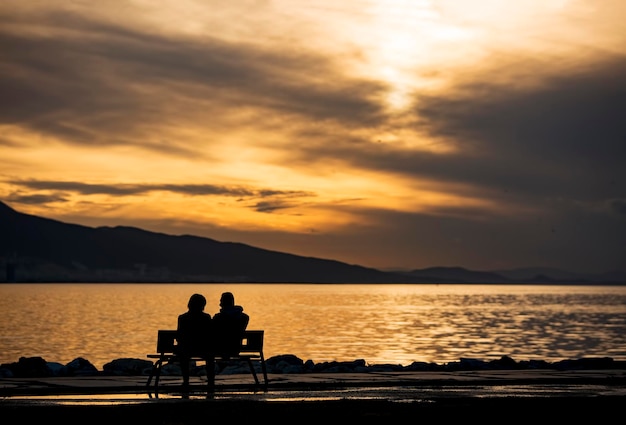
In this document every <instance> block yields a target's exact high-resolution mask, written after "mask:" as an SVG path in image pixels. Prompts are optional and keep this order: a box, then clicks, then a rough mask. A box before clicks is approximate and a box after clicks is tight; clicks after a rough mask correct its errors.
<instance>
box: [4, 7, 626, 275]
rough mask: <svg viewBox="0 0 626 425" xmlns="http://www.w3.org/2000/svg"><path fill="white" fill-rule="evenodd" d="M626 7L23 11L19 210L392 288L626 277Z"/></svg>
mask: <svg viewBox="0 0 626 425" xmlns="http://www.w3.org/2000/svg"><path fill="white" fill-rule="evenodd" d="M625 23H626V1H624V0H580V1H577V0H571V1H567V0H511V1H500V0H431V1H427V0H423V1H422V0H411V1H409V0H406V1H402V0H379V1H377V0H342V1H337V0H333V1H330V0H318V1H313V0H275V1H271V0H217V1H216V0H211V1H208V0H205V1H201V0H164V1H159V0H149V1H148V0H134V1H132V0H128V1H125V0H107V1H101V2H94V1H87V0H73V1H70V0H64V1H59V0H41V1H39V0H28V1H24V0H3V1H2V2H1V3H0V110H1V112H0V200H1V201H3V202H5V203H6V204H8V205H9V206H11V207H12V208H14V209H16V210H18V211H20V212H24V213H28V214H35V215H39V216H43V217H47V218H52V219H56V220H60V221H64V222H68V223H76V224H83V225H87V226H94V227H95V226H117V225H124V226H135V227H140V228H143V229H146V230H151V231H157V232H162V233H167V234H174V235H179V234H193V235H198V236H205V237H209V238H212V239H216V240H219V241H233V242H242V243H246V244H250V245H253V246H257V247H260V248H266V249H271V250H277V251H282V252H289V253H293V254H297V255H304V256H312V257H319V258H330V259H335V260H339V261H343V262H347V263H350V264H359V265H363V266H368V267H376V268H380V269H389V268H404V269H414V268H425V267H430V266H460V267H466V268H469V269H473V270H500V269H510V268H518V267H527V266H533V267H537V266H541V267H556V268H561V269H565V270H571V271H581V272H601V271H609V270H614V269H626V24H625Z"/></svg>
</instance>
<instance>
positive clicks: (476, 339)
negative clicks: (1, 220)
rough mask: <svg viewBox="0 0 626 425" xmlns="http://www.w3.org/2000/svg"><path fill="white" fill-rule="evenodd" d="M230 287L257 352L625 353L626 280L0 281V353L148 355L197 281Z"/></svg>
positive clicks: (316, 356) (370, 359)
mask: <svg viewBox="0 0 626 425" xmlns="http://www.w3.org/2000/svg"><path fill="white" fill-rule="evenodd" d="M223 291H231V292H233V293H234V294H235V298H236V301H237V303H238V304H241V305H242V306H243V307H244V310H245V311H246V312H247V313H248V314H249V315H250V324H249V329H264V330H265V333H266V339H265V355H266V358H269V357H271V356H274V355H278V354H294V355H296V356H298V357H300V358H301V359H303V360H308V359H311V360H313V361H314V362H315V363H319V362H324V361H333V360H337V361H351V360H355V359H364V360H365V361H366V362H367V363H370V364H380V363H393V364H402V365H408V364H410V363H412V362H414V361H424V362H436V363H440V364H441V363H447V362H450V361H458V360H459V359H460V358H461V357H472V358H477V359H482V360H493V359H497V358H500V357H501V356H503V355H508V356H511V357H512V358H513V359H515V360H516V361H521V360H531V359H536V360H546V361H557V360H563V359H578V358H581V357H605V356H606V357H612V358H614V359H616V360H626V286H574V285H573V286H549V285H545V286H544V285H400V284H398V285H396V284H393V285H392V284H381V285H359V284H354V285H303V284H297V285H296V284H2V285H0V312H1V316H0V363H12V362H15V361H18V359H19V358H20V357H22V356H25V357H32V356H40V357H43V358H44V359H45V360H47V361H52V362H59V363H63V364H65V363H68V362H70V361H72V360H73V359H75V358H77V357H83V358H85V359H87V360H89V361H90V362H91V363H93V364H94V365H95V366H96V367H97V368H98V369H102V366H103V365H104V364H105V363H108V362H110V361H111V360H113V359H117V358H123V357H130V358H140V359H146V354H148V353H152V352H153V351H154V350H155V348H156V347H155V345H156V334H157V330H158V329H174V328H176V319H177V316H178V314H180V313H182V312H184V311H185V310H186V306H187V300H188V299H189V296H190V295H191V294H193V293H196V292H197V293H201V294H204V295H205V296H206V297H207V299H208V305H207V308H206V311H207V312H209V313H211V314H214V313H215V312H217V311H218V309H219V306H218V303H219V298H220V294H221V293H222V292H223Z"/></svg>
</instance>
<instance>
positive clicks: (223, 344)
mask: <svg viewBox="0 0 626 425" xmlns="http://www.w3.org/2000/svg"><path fill="white" fill-rule="evenodd" d="M249 321H250V316H248V315H247V314H246V313H244V312H243V307H242V306H240V305H236V304H235V296H234V295H233V293H232V292H224V293H222V296H221V298H220V311H219V312H218V313H215V315H213V322H212V324H213V333H214V336H215V350H216V353H217V354H218V355H219V356H221V357H224V358H225V359H228V358H229V357H231V356H236V355H237V354H239V349H240V348H241V340H242V338H243V333H244V331H245V330H246V328H247V327H248V322H249Z"/></svg>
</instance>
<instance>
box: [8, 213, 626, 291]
mask: <svg viewBox="0 0 626 425" xmlns="http://www.w3.org/2000/svg"><path fill="white" fill-rule="evenodd" d="M3 271H4V272H3ZM542 279H545V281H547V282H550V283H552V282H554V279H552V278H551V277H548V276H544V277H543V278H542ZM523 280H524V279H521V280H520V279H519V278H516V277H510V276H506V275H505V273H504V272H500V273H494V272H475V271H471V270H466V269H463V268H454V267H451V268H445V267H433V268H429V269H422V270H412V271H406V272H388V271H381V270H377V269H373V268H367V267H362V266H359V265H352V264H346V263H342V262H339V261H335V260H330V259H321V258H312V257H303V256H297V255H293V254H289V253H283V252H277V251H270V250H266V249H261V248H255V247H253V246H250V245H245V244H241V243H234V242H219V241H215V240H213V239H210V238H203V237H198V236H191V235H180V236H174V235H167V234H163V233H155V232H149V231H146V230H142V229H139V228H134V227H122V226H118V227H97V228H93V227H87V226H81V225H76V224H69V223H63V222H60V221H56V220H51V219H47V218H42V217H37V216H33V215H29V214H23V213H20V212H17V211H15V210H14V209H12V208H11V207H9V206H8V205H6V204H4V203H2V202H0V282H258V283H270V282H273V283H518V282H521V281H523ZM530 280H531V281H532V279H530ZM540 281H541V279H540V280H537V281H532V282H531V283H540ZM621 282H622V283H626V277H624V276H622V281H621Z"/></svg>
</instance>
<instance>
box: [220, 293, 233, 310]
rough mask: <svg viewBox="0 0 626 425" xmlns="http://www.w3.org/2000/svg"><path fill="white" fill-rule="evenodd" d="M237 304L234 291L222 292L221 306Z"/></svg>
mask: <svg viewBox="0 0 626 425" xmlns="http://www.w3.org/2000/svg"><path fill="white" fill-rule="evenodd" d="M234 305H235V296H234V295H233V293H232V292H224V293H222V298H221V299H220V307H232V306H234Z"/></svg>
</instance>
